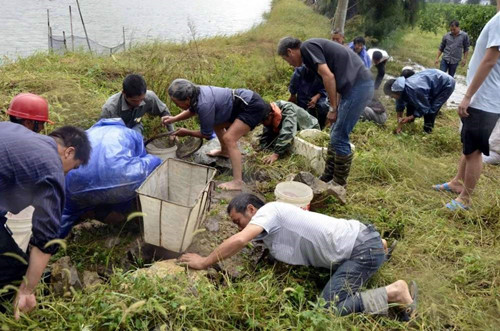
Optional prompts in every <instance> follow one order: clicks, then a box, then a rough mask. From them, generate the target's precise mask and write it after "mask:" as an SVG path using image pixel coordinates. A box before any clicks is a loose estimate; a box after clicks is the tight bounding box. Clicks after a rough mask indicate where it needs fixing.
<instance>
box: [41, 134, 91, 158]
mask: <svg viewBox="0 0 500 331" xmlns="http://www.w3.org/2000/svg"><path fill="white" fill-rule="evenodd" d="M49 136H51V137H53V138H56V141H57V143H58V144H62V145H63V146H64V147H74V148H75V159H77V160H80V162H81V163H82V165H85V164H87V163H88V162H89V159H90V151H91V150H92V146H91V145H90V141H89V138H88V137H87V133H86V132H85V131H83V130H82V129H79V128H76V127H74V126H63V127H62V128H59V129H57V130H54V131H52V132H51V133H49Z"/></svg>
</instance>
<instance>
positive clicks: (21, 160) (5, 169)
mask: <svg viewBox="0 0 500 331" xmlns="http://www.w3.org/2000/svg"><path fill="white" fill-rule="evenodd" d="M90 148H91V147H90V143H89V140H88V138H87V135H86V134H85V132H84V131H82V130H80V129H77V128H75V127H70V126H66V127H62V128H60V129H57V130H56V131H54V132H52V133H51V134H50V135H49V136H44V135H40V134H36V133H34V132H32V131H30V130H29V129H27V128H25V127H24V126H22V125H19V124H15V123H9V122H2V123H0V159H1V160H2V162H0V270H1V272H0V287H3V286H4V285H6V284H10V283H12V282H15V281H19V280H22V279H23V276H24V280H23V281H22V283H21V285H20V287H19V290H18V292H17V296H16V299H15V301H14V312H15V317H16V319H17V318H19V312H20V311H21V312H29V311H30V310H32V309H33V308H34V307H35V306H36V299H35V295H34V290H35V287H36V285H37V284H38V282H39V280H40V277H41V275H42V273H43V271H44V269H45V267H46V266H47V263H48V261H49V259H50V256H51V255H52V254H54V253H55V252H56V251H57V245H54V244H51V241H52V240H53V239H57V238H58V231H59V222H60V219H61V213H62V210H63V208H64V175H65V173H67V172H68V171H70V170H71V169H74V168H77V167H79V166H80V165H84V164H86V163H87V162H88V160H89V155H90ZM30 205H31V206H33V207H34V209H35V211H34V213H33V218H32V220H33V228H32V231H33V236H32V238H31V245H32V248H31V251H30V253H29V255H27V254H25V253H24V252H23V251H22V250H21V249H20V248H19V247H18V246H17V244H16V243H15V241H14V239H13V238H12V236H11V232H10V230H9V229H8V227H7V226H6V221H7V219H6V217H5V215H6V214H7V212H12V213H15V214H16V213H19V212H20V211H21V210H23V209H25V208H26V207H28V206H30ZM19 258H21V259H19ZM23 259H24V260H25V261H27V264H26V263H23V262H21V260H23Z"/></svg>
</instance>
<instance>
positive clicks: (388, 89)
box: [384, 79, 396, 96]
mask: <svg viewBox="0 0 500 331" xmlns="http://www.w3.org/2000/svg"><path fill="white" fill-rule="evenodd" d="M395 81H396V80H395V79H389V80H388V81H387V82H385V84H384V94H385V95H388V96H391V95H392V93H394V92H392V89H391V88H392V84H394V82H395Z"/></svg>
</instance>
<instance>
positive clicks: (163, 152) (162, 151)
mask: <svg viewBox="0 0 500 331" xmlns="http://www.w3.org/2000/svg"><path fill="white" fill-rule="evenodd" d="M146 151H147V152H148V154H152V155H155V156H158V157H159V158H160V159H161V160H162V161H165V160H166V159H173V158H175V152H177V146H175V145H174V146H172V147H166V148H159V147H156V146H155V145H153V143H150V144H147V145H146Z"/></svg>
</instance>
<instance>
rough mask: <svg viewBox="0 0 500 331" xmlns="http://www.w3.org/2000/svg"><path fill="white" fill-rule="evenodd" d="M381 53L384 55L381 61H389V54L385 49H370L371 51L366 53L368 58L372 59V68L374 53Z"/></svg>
mask: <svg viewBox="0 0 500 331" xmlns="http://www.w3.org/2000/svg"><path fill="white" fill-rule="evenodd" d="M377 51H379V52H380V53H382V60H380V61H385V60H388V59H389V54H388V53H387V52H386V51H384V50H383V49H380V48H370V49H369V50H367V51H366V53H368V56H369V57H370V60H372V62H371V63H372V66H373V53H375V52H377Z"/></svg>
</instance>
